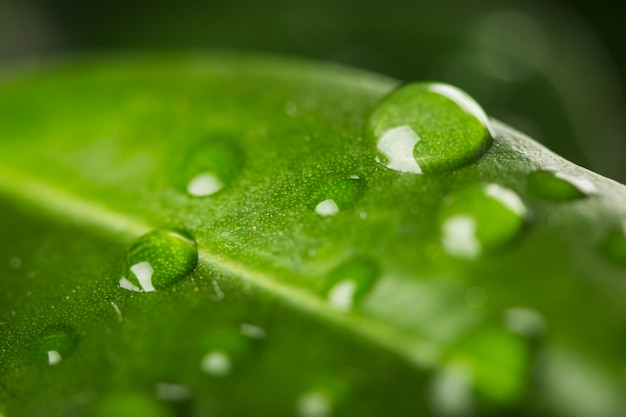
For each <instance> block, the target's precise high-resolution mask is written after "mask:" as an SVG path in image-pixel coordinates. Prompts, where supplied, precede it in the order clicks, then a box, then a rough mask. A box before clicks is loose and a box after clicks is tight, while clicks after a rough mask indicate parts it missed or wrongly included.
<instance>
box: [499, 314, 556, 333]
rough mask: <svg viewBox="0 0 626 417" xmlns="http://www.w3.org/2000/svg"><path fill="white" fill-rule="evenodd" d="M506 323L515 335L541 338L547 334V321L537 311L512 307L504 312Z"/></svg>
mask: <svg viewBox="0 0 626 417" xmlns="http://www.w3.org/2000/svg"><path fill="white" fill-rule="evenodd" d="M504 323H505V324H506V327H507V328H508V329H509V330H510V331H512V332H513V333H517V334H519V335H522V336H526V337H540V336H542V335H543V334H544V333H545V329H546V320H545V319H544V318H543V316H542V315H541V314H539V312H537V311H536V310H533V309H530V308H525V307H511V308H509V309H507V310H506V311H505V312H504Z"/></svg>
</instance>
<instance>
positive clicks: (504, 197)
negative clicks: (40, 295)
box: [440, 184, 527, 259]
mask: <svg viewBox="0 0 626 417" xmlns="http://www.w3.org/2000/svg"><path fill="white" fill-rule="evenodd" d="M526 217H527V209H526V206H525V205H524V203H523V202H522V200H521V199H520V198H519V196H518V195H517V194H515V193H514V192H513V191H511V190H509V189H507V188H504V187H502V186H500V185H498V184H487V185H480V186H474V187H470V188H467V189H465V190H462V191H459V192H456V193H453V194H451V195H449V196H448V197H447V198H446V199H445V200H444V204H443V207H442V209H441V212H440V230H441V242H442V244H443V246H444V248H445V249H446V250H447V251H448V253H450V254H451V255H453V256H456V257H459V258H465V259H475V258H477V257H478V256H479V255H480V254H481V253H482V252H483V251H490V250H495V249H498V248H500V247H503V246H505V245H507V244H509V243H510V242H511V241H512V240H514V239H515V238H516V237H517V236H518V235H519V234H520V232H521V231H522V229H523V226H524V223H525V220H526Z"/></svg>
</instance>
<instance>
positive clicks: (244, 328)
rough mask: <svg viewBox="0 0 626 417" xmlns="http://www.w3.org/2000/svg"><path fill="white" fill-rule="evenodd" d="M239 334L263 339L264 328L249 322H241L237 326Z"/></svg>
mask: <svg viewBox="0 0 626 417" xmlns="http://www.w3.org/2000/svg"><path fill="white" fill-rule="evenodd" d="M239 329H240V330H241V334H242V335H244V336H246V337H249V338H250V339H265V330H263V329H262V328H261V327H259V326H255V325H253V324H249V323H241V326H240V327H239Z"/></svg>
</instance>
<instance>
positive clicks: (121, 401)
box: [89, 393, 172, 417]
mask: <svg viewBox="0 0 626 417" xmlns="http://www.w3.org/2000/svg"><path fill="white" fill-rule="evenodd" d="M89 415H90V416H92V417H120V416H124V417H169V416H171V415H172V414H171V413H170V412H169V410H168V408H167V407H166V406H165V404H164V403H163V402H161V401H158V400H156V399H155V398H153V397H151V396H149V395H147V394H142V393H121V394H117V395H111V396H109V397H106V398H104V399H103V400H101V401H100V402H99V403H97V404H96V406H95V407H94V409H93V411H92V412H91V413H90V414H89Z"/></svg>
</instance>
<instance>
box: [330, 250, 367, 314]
mask: <svg viewBox="0 0 626 417" xmlns="http://www.w3.org/2000/svg"><path fill="white" fill-rule="evenodd" d="M378 275H379V271H378V267H377V266H376V264H374V263H373V262H371V261H370V260H368V259H362V258H357V259H353V260H351V261H349V262H347V263H345V264H342V265H340V266H339V267H337V268H336V269H335V270H334V271H332V272H331V273H330V275H329V277H328V279H327V280H326V282H325V285H324V293H325V294H326V297H327V300H328V303H329V304H330V305H331V306H332V307H333V308H335V309H337V310H340V311H349V310H352V309H353V308H354V306H355V304H357V303H358V302H359V301H360V300H362V299H363V297H364V296H365V295H366V294H367V293H368V292H369V291H370V290H371V288H372V287H373V285H374V283H375V281H376V280H377V279H378Z"/></svg>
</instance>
